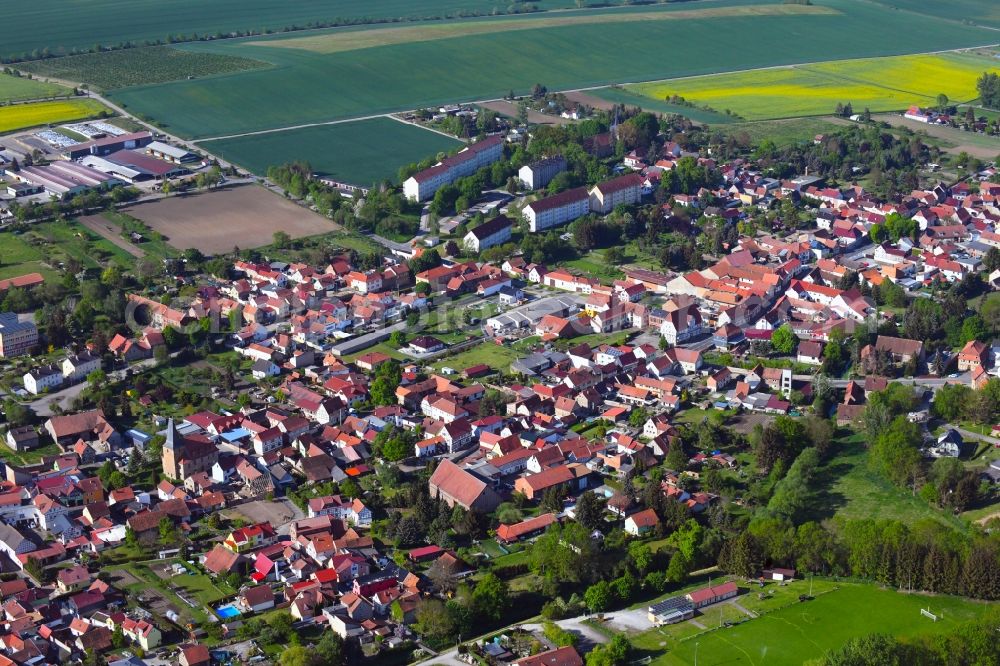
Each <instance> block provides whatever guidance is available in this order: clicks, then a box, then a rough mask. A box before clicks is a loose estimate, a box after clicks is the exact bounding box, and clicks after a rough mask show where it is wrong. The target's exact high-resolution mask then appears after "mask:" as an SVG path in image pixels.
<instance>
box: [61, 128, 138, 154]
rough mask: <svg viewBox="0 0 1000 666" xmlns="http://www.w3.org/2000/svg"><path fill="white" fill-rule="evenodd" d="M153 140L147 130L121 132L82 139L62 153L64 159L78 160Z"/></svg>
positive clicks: (130, 148) (129, 148) (135, 146)
mask: <svg viewBox="0 0 1000 666" xmlns="http://www.w3.org/2000/svg"><path fill="white" fill-rule="evenodd" d="M152 141H153V135H152V134H150V133H149V132H133V133H131V134H121V135H119V136H108V137H104V138H102V139H94V140H93V141H84V142H83V143H77V144H75V145H72V146H69V147H68V148H66V151H65V152H64V153H63V155H64V156H65V157H66V159H70V160H78V159H80V158H81V157H85V156H87V155H98V156H103V155H110V154H111V153H116V152H118V151H119V150H132V149H133V148H142V147H143V146H148V145H149V144H150V143H151V142H152Z"/></svg>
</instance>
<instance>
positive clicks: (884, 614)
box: [639, 582, 986, 666]
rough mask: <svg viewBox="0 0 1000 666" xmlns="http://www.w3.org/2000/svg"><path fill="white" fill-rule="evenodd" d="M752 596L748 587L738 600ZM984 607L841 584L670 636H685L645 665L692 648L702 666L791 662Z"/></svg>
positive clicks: (672, 661) (676, 659)
mask: <svg viewBox="0 0 1000 666" xmlns="http://www.w3.org/2000/svg"><path fill="white" fill-rule="evenodd" d="M797 585H800V586H802V589H803V591H804V590H805V588H806V587H807V586H808V584H807V583H805V582H802V583H797ZM754 597H755V593H754V591H753V590H751V592H750V593H749V594H747V595H744V596H743V597H740V599H741V600H744V599H752V598H754ZM723 605H724V604H717V605H716V606H712V607H710V610H708V612H707V615H706V616H705V618H702V620H701V621H702V622H703V623H705V622H706V618H712V617H713V612H716V611H714V610H712V609H715V608H716V607H717V606H723ZM921 608H930V611H931V612H932V613H933V614H935V615H937V616H938V620H937V622H934V621H932V620H931V619H929V618H926V617H923V616H922V615H921V614H920V609H921ZM984 608H986V606H985V605H984V604H983V603H982V602H975V601H971V600H968V599H961V598H958V597H946V596H930V595H921V594H912V595H909V594H902V593H899V592H895V591H893V590H883V589H880V588H878V587H875V586H873V585H855V584H844V585H842V586H841V587H840V588H839V589H835V590H833V591H830V592H825V593H823V594H818V595H817V596H816V597H815V598H814V599H812V600H810V601H806V602H801V603H796V602H794V601H792V602H791V605H789V606H786V607H784V608H781V609H779V610H775V611H772V612H766V613H764V614H763V615H761V616H760V617H758V618H756V619H753V620H748V621H745V622H743V623H741V624H737V625H735V626H733V627H729V628H723V629H717V630H715V631H710V632H707V633H701V634H699V635H698V636H697V637H693V636H691V635H688V636H686V637H685V636H684V635H683V634H682V635H678V638H686V639H684V640H679V641H676V642H674V641H670V640H666V641H663V642H664V643H666V644H668V645H670V646H671V647H669V648H666V650H667V651H666V652H665V653H663V654H661V655H660V656H659V657H657V658H655V659H654V660H653V662H652V663H653V664H655V665H657V666H661V665H662V666H668V665H669V666H674V665H678V666H679V665H682V664H683V665H688V664H691V663H693V662H694V653H695V650H696V649H697V650H698V663H699V664H704V666H713V665H714V666H722V665H723V664H725V665H726V666H733V665H736V664H746V665H749V666H759V665H763V664H767V665H768V666H770V665H771V664H777V665H779V666H780V665H783V664H789V665H792V664H795V665H796V666H797V665H798V664H802V663H803V662H805V661H808V660H810V659H818V658H820V657H822V656H823V654H825V653H826V652H827V651H828V650H831V649H835V648H838V647H840V646H842V645H843V644H844V643H846V642H847V641H848V640H850V639H851V638H854V637H856V636H863V635H865V634H870V633H875V632H882V633H888V634H891V635H893V636H917V635H922V634H935V633H944V632H947V631H949V630H953V629H954V628H955V626H956V625H958V624H960V623H962V622H967V621H969V620H972V619H974V618H975V617H977V616H978V615H980V614H981V613H982V611H983V609H984ZM687 624H690V623H687ZM657 631H658V630H653V631H652V632H647V634H644V635H643V637H642V639H641V640H640V641H639V642H641V643H642V644H650V643H651V642H652V641H651V640H650V638H651V637H655V635H656V632H657ZM694 633H697V632H694ZM696 646H697V647H696Z"/></svg>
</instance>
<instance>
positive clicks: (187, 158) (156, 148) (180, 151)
mask: <svg viewBox="0 0 1000 666" xmlns="http://www.w3.org/2000/svg"><path fill="white" fill-rule="evenodd" d="M146 152H147V153H149V154H150V155H152V156H153V157H156V158H158V159H161V160H164V161H166V162H173V163H174V164H194V163H195V162H199V163H201V162H202V159H201V157H199V156H198V155H196V154H194V153H192V152H191V151H190V150H185V149H184V148H178V147H177V146H171V145H170V144H168V143H163V142H162V141H153V142H152V143H150V144H149V145H148V146H146Z"/></svg>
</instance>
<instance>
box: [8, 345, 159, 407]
mask: <svg viewBox="0 0 1000 666" xmlns="http://www.w3.org/2000/svg"><path fill="white" fill-rule="evenodd" d="M176 355H177V352H174V353H173V354H171V356H176ZM154 365H156V359H152V358H145V359H143V360H141V361H136V362H135V363H133V364H132V365H131V366H129V367H130V368H133V369H135V370H139V369H141V368H148V367H151V366H154ZM127 370H128V369H127V368H122V369H120V370H113V371H112V372H109V373H108V381H118V380H120V379H124V378H125V373H126V371H127ZM85 388H87V382H86V381H82V382H80V383H79V384H73V385H72V386H68V387H66V388H64V389H61V390H59V391H53V392H52V393H48V394H46V395H44V396H42V397H41V398H39V399H38V400H33V401H30V402H22V403H21V404H22V405H24V406H26V407H29V408H31V409H32V410H33V411H34V412H35V414H37V415H38V416H42V417H44V418H48V417H50V416H53V415H54V414H55V412H54V411H53V409H52V406H53V405H55V404H58V405H59V406H60V407H61V408H62V409H64V410H66V409H69V407H70V405H72V403H73V400H74V399H76V397H77V396H78V395H80V392H81V391H83V389H85Z"/></svg>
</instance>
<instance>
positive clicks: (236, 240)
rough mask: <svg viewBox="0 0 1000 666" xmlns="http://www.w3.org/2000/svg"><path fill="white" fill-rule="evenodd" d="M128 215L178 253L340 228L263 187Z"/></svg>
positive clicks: (154, 205)
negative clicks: (140, 221)
mask: <svg viewBox="0 0 1000 666" xmlns="http://www.w3.org/2000/svg"><path fill="white" fill-rule="evenodd" d="M123 212H126V213H128V214H129V215H132V216H133V217H137V218H139V219H140V220H142V221H143V222H145V223H146V224H147V225H148V226H149V227H150V228H151V229H153V230H154V231H158V232H160V233H161V234H163V237H164V238H165V239H166V240H167V242H168V243H170V245H172V246H173V247H175V248H177V249H178V250H186V249H188V248H197V249H199V250H201V251H202V252H203V253H205V254H209V255H212V254H219V253H221V252H228V251H230V250H232V249H233V247H240V248H251V247H260V246H262V245H268V244H270V243H271V242H272V238H273V234H274V232H275V231H284V232H285V233H287V234H288V235H289V236H291V237H292V238H302V237H305V236H315V235H317V234H323V233H328V232H331V231H336V230H337V229H339V228H340V227H339V226H338V225H336V224H334V223H333V222H331V221H330V220H327V219H325V218H323V217H321V216H319V215H317V214H316V213H314V212H312V211H311V210H309V209H307V208H303V207H302V206H299V205H298V204H296V203H293V202H291V201H289V200H287V199H283V198H282V197H280V196H278V195H277V194H274V193H273V192H269V191H267V190H265V189H264V188H263V187H259V186H257V185H242V186H237V187H227V188H224V189H221V190H213V191H211V192H203V193H201V194H193V195H187V196H173V197H169V198H166V199H158V200H157V201H154V202H151V203H143V204H137V205H135V206H130V207H128V208H126V209H123Z"/></svg>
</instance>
